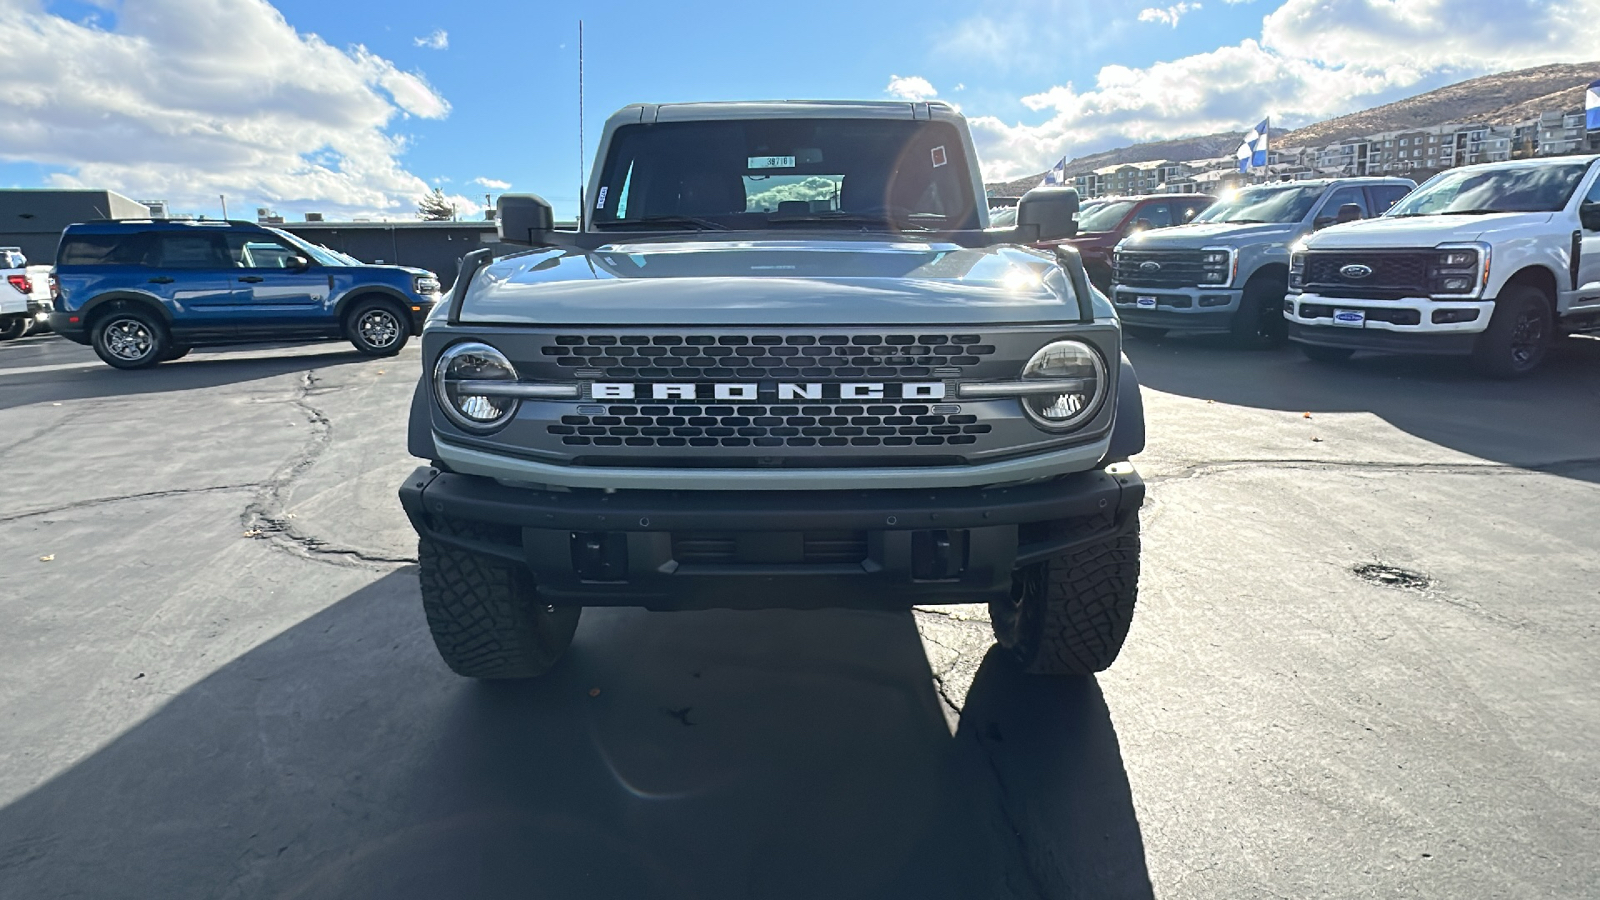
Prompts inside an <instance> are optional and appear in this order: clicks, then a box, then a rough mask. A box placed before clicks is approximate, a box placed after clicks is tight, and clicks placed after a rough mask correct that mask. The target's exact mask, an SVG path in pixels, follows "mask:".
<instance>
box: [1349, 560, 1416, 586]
mask: <svg viewBox="0 0 1600 900" xmlns="http://www.w3.org/2000/svg"><path fill="white" fill-rule="evenodd" d="M1350 571H1351V572H1353V573H1355V576H1356V577H1357V578H1359V579H1361V580H1362V581H1370V582H1372V583H1373V584H1376V585H1378V586H1379V587H1387V588H1398V589H1399V590H1402V591H1425V590H1427V589H1428V588H1431V587H1433V579H1432V578H1429V577H1428V576H1426V575H1424V574H1422V573H1421V572H1413V571H1411V570H1410V569H1402V568H1400V567H1399V566H1386V565H1383V564H1382V563H1363V564H1361V565H1359V566H1356V567H1355V568H1353V569H1351V570H1350Z"/></svg>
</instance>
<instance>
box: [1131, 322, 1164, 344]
mask: <svg viewBox="0 0 1600 900" xmlns="http://www.w3.org/2000/svg"><path fill="white" fill-rule="evenodd" d="M1122 333H1123V334H1126V335H1127V336H1128V337H1133V338H1138V339H1139V340H1141V341H1151V342H1154V341H1159V340H1161V339H1162V338H1164V337H1166V336H1167V329H1165V328H1155V327H1153V326H1150V325H1129V324H1126V323H1124V324H1123V326H1122Z"/></svg>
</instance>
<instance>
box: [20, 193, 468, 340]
mask: <svg viewBox="0 0 1600 900" xmlns="http://www.w3.org/2000/svg"><path fill="white" fill-rule="evenodd" d="M56 280H57V282H58V284H59V288H60V295H59V296H58V297H57V298H56V307H55V311H54V312H52V313H51V315H50V325H51V327H52V328H53V329H55V331H56V333H57V334H60V335H62V336H64V337H66V338H68V339H70V340H74V341H77V342H78V343H80V344H89V345H91V346H93V347H94V350H95V352H96V353H97V354H99V356H100V358H101V359H103V360H105V361H106V363H107V364H109V365H112V366H115V367H116V368H119V369H143V368H147V367H149V366H153V365H155V364H157V363H161V362H166V361H168V360H174V359H178V358H179V357H182V356H183V355H184V354H186V353H188V352H189V349H190V348H192V347H199V346H207V345H215V344H239V343H247V342H252V341H285V340H323V339H328V338H344V339H347V340H349V341H350V343H352V344H354V345H355V347H356V349H357V350H360V351H361V352H362V353H365V354H367V355H369V356H392V355H394V354H396V353H399V352H400V348H401V347H404V346H405V344H406V340H407V339H408V338H409V337H410V336H411V335H412V334H415V333H417V332H418V331H420V330H421V328H422V320H423V319H424V318H426V317H427V315H428V312H429V310H431V309H432V308H433V305H434V303H435V302H436V301H437V300H438V299H439V279H438V277H437V276H435V275H434V274H433V273H432V272H429V271H426V270H424V269H412V268H406V267H402V266H367V265H351V264H350V263H349V262H348V261H347V260H345V259H342V258H340V257H339V256H336V255H335V254H333V253H331V252H329V251H328V250H326V249H324V248H322V247H319V246H317V245H315V244H310V243H307V242H306V241H304V240H301V239H300V238H298V237H295V236H294V235H292V234H289V233H287V232H284V231H280V230H278V229H275V228H267V227H264V226H261V225H256V224H254V223H250V222H181V221H180V222H172V221H159V220H122V221H104V222H90V223H85V224H79V225H70V226H68V227H67V230H66V231H65V232H64V233H63V234H62V236H61V247H60V250H59V251H58V253H57V256H56Z"/></svg>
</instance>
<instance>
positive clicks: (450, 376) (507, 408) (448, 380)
mask: <svg viewBox="0 0 1600 900" xmlns="http://www.w3.org/2000/svg"><path fill="white" fill-rule="evenodd" d="M516 380H517V370H516V369H514V368H512V366H511V361H510V360H508V359H506V357H505V354H503V353H501V352H500V351H499V350H496V349H495V348H493V347H491V346H489V345H488V344H478V343H466V344H456V345H455V346H454V347H451V348H450V349H448V350H446V351H444V353H442V354H441V355H440V356H439V363H438V365H436V366H434V368H433V386H434V393H435V394H436V395H437V396H438V398H439V406H440V408H441V409H443V410H444V413H445V415H446V416H449V417H450V421H452V422H454V423H456V424H457V425H459V426H461V427H462V428H464V429H466V430H467V431H475V432H479V433H483V432H489V431H493V430H495V429H496V428H499V427H500V426H502V425H504V424H505V423H507V422H509V421H511V417H512V416H513V415H514V414H516V411H517V403H518V401H517V399H516V398H515V397H499V396H491V395H488V394H484V393H479V392H475V391H474V390H473V387H474V383H475V382H476V383H477V384H478V386H481V384H482V382H485V381H516Z"/></svg>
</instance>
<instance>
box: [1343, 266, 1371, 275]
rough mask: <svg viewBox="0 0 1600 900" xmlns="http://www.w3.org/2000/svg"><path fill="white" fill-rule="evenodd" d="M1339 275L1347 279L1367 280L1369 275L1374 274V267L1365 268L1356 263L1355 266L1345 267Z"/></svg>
mask: <svg viewBox="0 0 1600 900" xmlns="http://www.w3.org/2000/svg"><path fill="white" fill-rule="evenodd" d="M1339 274H1340V275H1343V276H1344V277H1346V278H1366V277H1367V276H1368V275H1371V274H1372V267H1371V266H1363V265H1361V264H1360V263H1356V264H1355V265H1349V266H1345V267H1344V268H1342V269H1340V270H1339Z"/></svg>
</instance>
